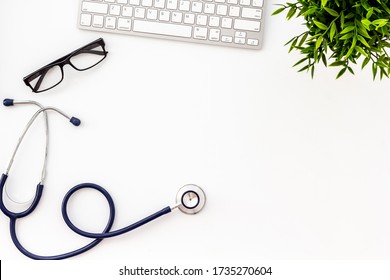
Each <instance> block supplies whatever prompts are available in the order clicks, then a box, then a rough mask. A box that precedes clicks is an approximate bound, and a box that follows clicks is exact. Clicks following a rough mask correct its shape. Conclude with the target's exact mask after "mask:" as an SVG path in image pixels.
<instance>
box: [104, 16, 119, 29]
mask: <svg viewBox="0 0 390 280" xmlns="http://www.w3.org/2000/svg"><path fill="white" fill-rule="evenodd" d="M105 27H106V28H107V29H115V28H116V17H106V24H105Z"/></svg>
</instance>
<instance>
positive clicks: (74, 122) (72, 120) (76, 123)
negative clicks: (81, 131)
mask: <svg viewBox="0 0 390 280" xmlns="http://www.w3.org/2000/svg"><path fill="white" fill-rule="evenodd" d="M69 121H70V122H71V123H72V124H73V125H74V126H79V125H80V124H81V121H80V119H78V118H75V117H71V118H70V120H69Z"/></svg>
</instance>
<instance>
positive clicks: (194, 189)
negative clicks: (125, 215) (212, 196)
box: [176, 185, 206, 214]
mask: <svg viewBox="0 0 390 280" xmlns="http://www.w3.org/2000/svg"><path fill="white" fill-rule="evenodd" d="M176 202H177V203H178V204H179V209H180V211H182V212H183V213H186V214H197V213H199V212H200V211H201V210H202V209H203V207H204V205H205V203H206V195H205V193H204V191H203V190H202V189H201V188H200V187H198V186H197V185H185V186H184V187H182V188H181V189H180V190H179V192H178V193H177V196H176Z"/></svg>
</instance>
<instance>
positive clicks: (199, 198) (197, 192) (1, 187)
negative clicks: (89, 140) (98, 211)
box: [0, 99, 206, 260]
mask: <svg viewBox="0 0 390 280" xmlns="http://www.w3.org/2000/svg"><path fill="white" fill-rule="evenodd" d="M3 104H4V106H7V107H10V106H14V105H21V104H32V105H36V106H38V107H39V110H38V111H37V112H36V113H35V114H34V115H33V116H32V117H31V119H30V121H29V122H28V124H27V126H26V127H25V129H24V131H23V133H22V135H21V137H20V138H19V141H18V143H17V145H16V148H15V150H14V152H13V154H12V157H11V160H10V162H9V165H8V168H7V170H6V172H5V173H4V174H3V175H2V176H1V179H0V209H1V211H2V212H3V213H4V214H5V215H6V216H8V218H9V219H10V233H11V238H12V241H13V242H14V244H15V246H16V248H18V250H19V251H20V252H22V253H23V254H24V255H26V256H27V257H29V258H32V259H39V260H60V259H66V258H70V257H73V256H77V255H79V254H82V253H84V252H86V251H88V250H90V249H92V248H93V247H95V246H96V245H98V244H99V243H100V242H101V241H102V240H103V239H105V238H109V237H114V236H118V235H122V234H124V233H127V232H129V231H132V230H134V229H136V228H138V227H140V226H143V225H145V224H146V223H149V222H151V221H153V220H155V219H157V218H159V217H161V216H163V215H165V214H168V213H170V212H172V210H174V209H176V208H178V209H180V210H181V211H182V212H184V213H186V214H196V213H198V212H199V211H201V210H202V209H203V207H204V205H205V202H206V196H205V193H204V191H203V190H202V189H201V188H200V187H198V186H196V185H191V184H190V185H185V186H184V187H182V188H181V189H180V190H179V192H178V193H177V196H176V204H175V205H174V206H172V207H170V206H167V207H165V208H163V209H161V210H160V211H158V212H156V213H154V214H151V215H150V216H148V217H146V218H144V219H142V220H139V221H138V222H135V223H133V224H131V225H129V226H126V227H124V228H121V229H118V230H114V231H111V228H112V226H113V223H114V219H115V205H114V201H113V199H112V197H111V195H110V194H109V193H108V192H107V191H106V190H105V189H104V188H103V187H101V186H99V185H96V184H93V183H83V184H79V185H77V186H75V187H73V188H72V189H70V190H69V191H68V192H67V193H66V195H65V197H64V199H63V201H62V206H61V212H62V216H63V218H64V221H65V223H66V224H67V225H68V226H69V228H70V229H72V230H73V231H74V232H75V233H77V234H79V235H82V236H84V237H88V238H92V239H94V240H93V241H91V242H90V243H89V244H88V245H85V246H84V247H81V248H79V249H77V250H74V251H71V252H68V253H64V254H60V255H55V256H39V255H36V254H33V253H31V252H30V251H28V250H27V249H26V248H25V247H24V246H23V245H22V244H21V243H20V241H19V239H18V236H17V232H16V224H17V220H19V219H21V218H24V217H26V216H28V215H30V214H31V213H32V212H33V211H34V210H35V209H36V207H37V206H38V204H39V201H40V199H41V197H42V193H43V188H44V180H45V176H46V162H47V155H48V145H49V119H48V114H47V112H48V111H54V112H56V113H58V114H60V115H62V116H63V117H65V118H66V119H68V120H69V121H70V123H71V124H73V125H74V126H79V125H80V124H81V121H80V120H79V119H78V118H75V117H70V116H68V115H67V114H65V113H64V112H62V111H61V110H59V109H57V108H54V107H44V106H42V105H41V104H40V103H38V102H35V101H15V100H13V99H5V100H4V101H3ZM40 114H43V116H44V120H45V136H46V138H45V141H46V145H45V154H44V156H45V157H44V163H43V168H42V175H41V181H40V182H39V184H38V185H37V188H36V192H35V197H34V198H33V200H32V202H31V204H30V206H29V207H28V208H27V209H26V210H24V211H22V212H17V213H15V212H12V211H10V210H9V209H8V208H7V207H6V206H5V203H4V197H7V196H8V197H10V196H9V194H8V193H7V190H6V181H7V179H8V176H9V173H10V170H11V167H12V164H13V161H14V159H15V156H16V153H17V151H18V149H19V147H20V144H21V143H22V141H23V139H24V137H25V135H26V133H27V132H28V130H29V129H30V127H31V125H32V124H33V123H34V122H35V120H36V119H37V117H38V116H39V115H40ZM81 189H94V190H96V191H98V192H100V193H101V194H102V195H103V196H104V197H105V198H106V200H107V202H108V205H109V209H110V212H109V213H110V214H109V218H108V222H107V225H106V227H105V228H104V230H103V231H102V233H91V232H86V231H84V230H82V229H80V228H78V227H76V226H75V225H74V224H73V223H72V221H71V220H70V218H69V216H68V212H67V205H68V202H69V199H70V198H71V196H72V195H73V194H74V193H76V192H77V191H79V190H81ZM4 194H5V195H4ZM11 200H12V199H11Z"/></svg>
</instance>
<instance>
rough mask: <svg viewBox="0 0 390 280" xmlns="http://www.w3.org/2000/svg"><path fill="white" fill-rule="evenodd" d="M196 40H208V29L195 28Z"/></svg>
mask: <svg viewBox="0 0 390 280" xmlns="http://www.w3.org/2000/svg"><path fill="white" fill-rule="evenodd" d="M194 38H195V39H201V40H206V39H207V28H205V27H195V29H194Z"/></svg>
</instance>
